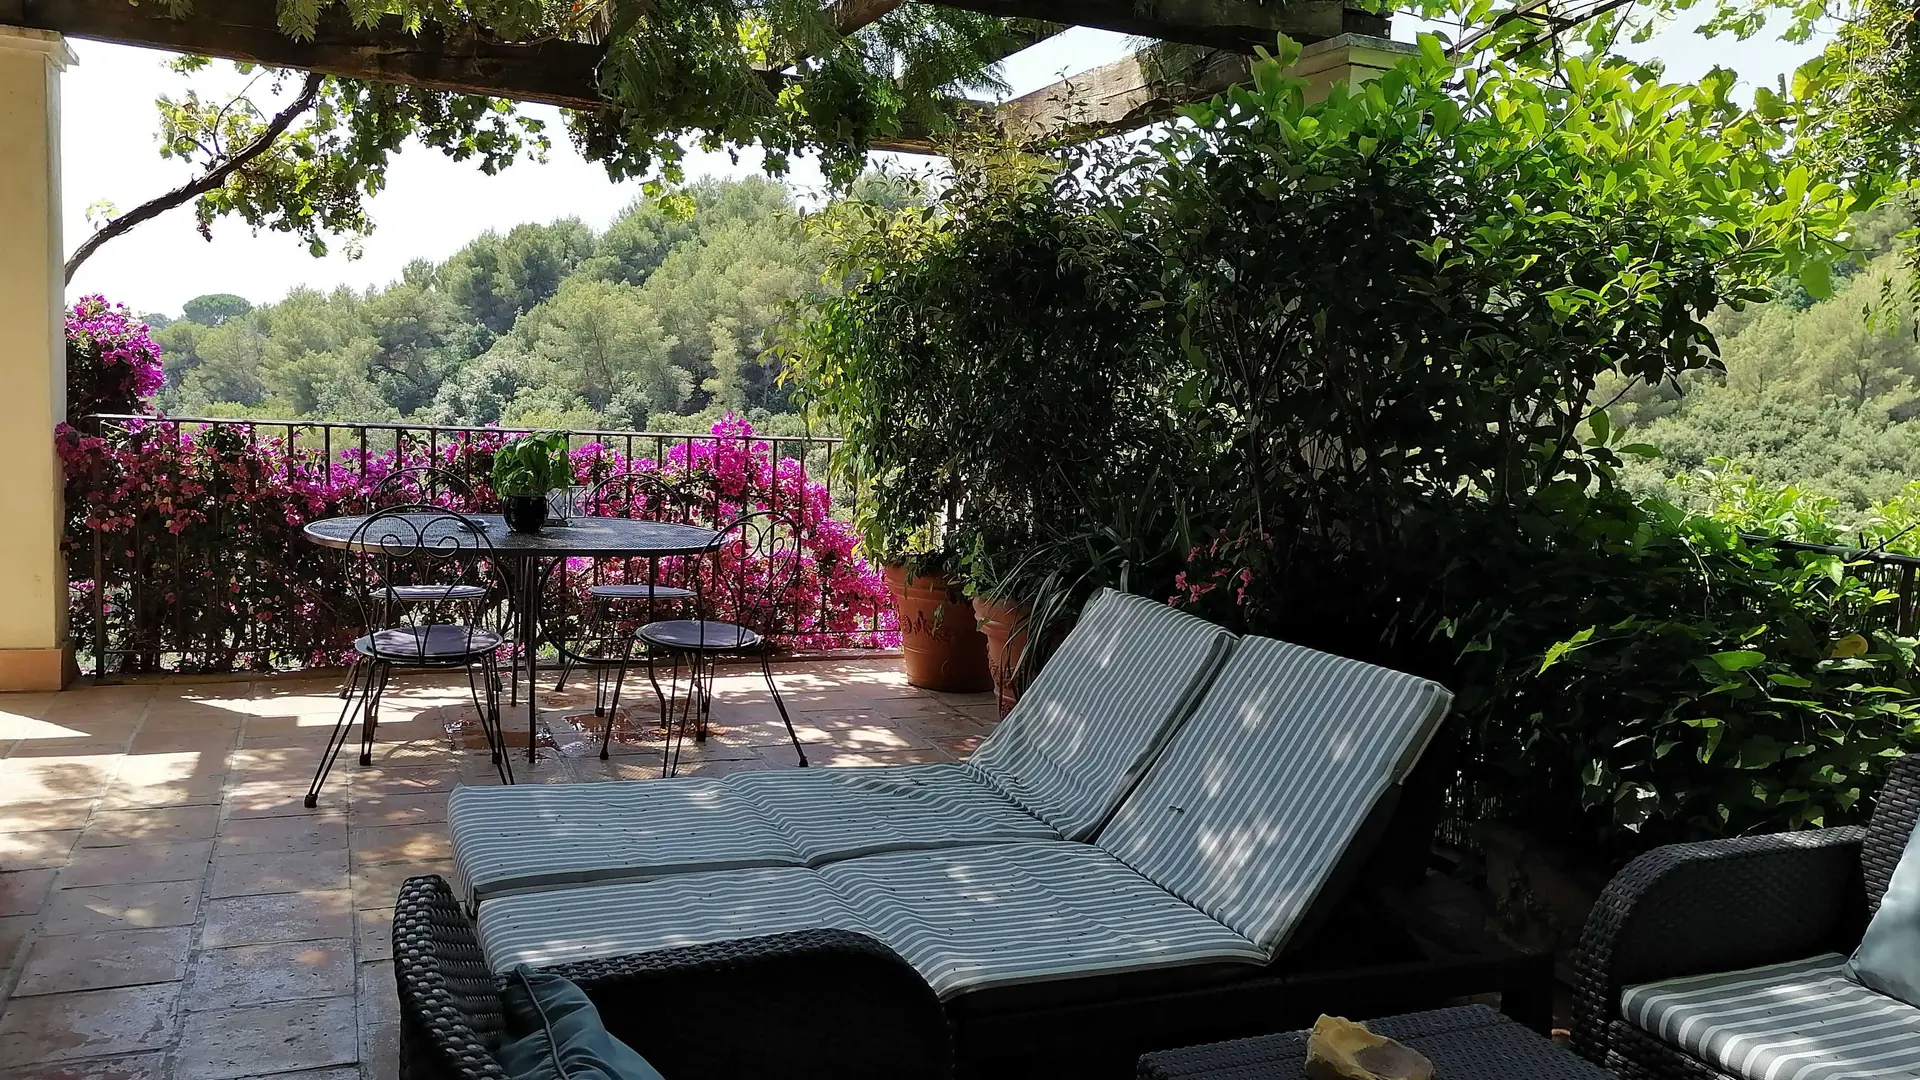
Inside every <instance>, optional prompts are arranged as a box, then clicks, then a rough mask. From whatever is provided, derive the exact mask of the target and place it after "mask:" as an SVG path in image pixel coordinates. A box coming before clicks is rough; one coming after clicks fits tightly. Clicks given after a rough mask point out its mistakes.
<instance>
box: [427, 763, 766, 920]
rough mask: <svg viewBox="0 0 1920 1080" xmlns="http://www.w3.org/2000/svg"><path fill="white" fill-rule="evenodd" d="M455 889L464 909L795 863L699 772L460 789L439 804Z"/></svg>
mask: <svg viewBox="0 0 1920 1080" xmlns="http://www.w3.org/2000/svg"><path fill="white" fill-rule="evenodd" d="M447 831H448V833H449V834H450V835H451V837H452V840H453V870H454V887H455V888H456V889H458V890H460V891H461V892H462V893H463V894H464V895H465V897H466V899H467V901H468V902H469V903H480V902H482V901H485V900H490V899H492V898H494V897H496V896H505V895H508V894H510V893H522V892H531V891H536V890H540V889H550V888H553V887H555V886H559V885H570V884H578V883H581V882H587V881H605V880H634V879H643V878H651V877H659V876H661V875H664V874H676V873H687V872H691V871H698V870H724V869H728V868H733V867H747V866H785V865H798V864H799V863H800V862H801V859H800V856H799V854H798V853H797V852H796V851H794V848H793V844H792V843H791V842H790V841H788V840H787V839H785V838H783V837H782V836H780V835H779V834H778V833H776V832H775V831H774V830H773V829H771V828H769V827H768V826H767V824H766V821H765V818H764V817H763V816H762V815H761V814H760V813H759V812H758V811H757V810H756V809H755V808H754V807H753V806H752V805H750V804H749V803H748V802H746V801H745V800H744V799H742V798H741V797H740V796H739V794H738V793H737V792H735V791H734V790H733V789H731V788H729V787H728V786H727V785H725V784H724V783H722V782H721V781H720V780H717V779H714V778H712V777H706V776H676V777H670V778H666V779H659V780H643V781H632V782H628V783H616V784H562V785H537V784H524V785H520V786H517V787H460V788H456V789H454V792H453V794H452V795H451V796H449V797H448V799H447Z"/></svg>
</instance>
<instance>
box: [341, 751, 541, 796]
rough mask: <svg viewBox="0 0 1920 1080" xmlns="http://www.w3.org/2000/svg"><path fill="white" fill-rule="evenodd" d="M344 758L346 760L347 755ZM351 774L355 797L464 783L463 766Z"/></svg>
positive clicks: (376, 769)
mask: <svg viewBox="0 0 1920 1080" xmlns="http://www.w3.org/2000/svg"><path fill="white" fill-rule="evenodd" d="M341 756H342V758H344V757H345V756H346V755H344V754H343V755H341ZM543 756H544V755H543ZM526 757H527V756H526V754H525V753H524V752H523V753H521V755H520V758H519V761H516V762H514V765H515V767H516V768H517V767H518V766H519V764H520V762H523V761H525V760H526ZM482 760H485V759H484V758H482ZM337 771H339V770H338V769H336V772H337ZM349 772H350V775H349V776H348V777H347V782H348V783H349V784H351V785H352V787H353V793H354V794H355V795H418V794H421V793H422V792H428V791H450V790H452V789H453V788H454V787H455V786H457V785H458V784H459V782H460V769H459V766H457V765H453V764H438V765H420V766H408V767H381V766H377V765H376V766H372V767H368V768H362V767H360V766H358V765H355V766H353V768H352V769H351V770H349Z"/></svg>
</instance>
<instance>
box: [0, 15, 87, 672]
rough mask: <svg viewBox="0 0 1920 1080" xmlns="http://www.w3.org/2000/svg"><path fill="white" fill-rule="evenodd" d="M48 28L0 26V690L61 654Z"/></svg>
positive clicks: (55, 48) (60, 410) (55, 119)
mask: <svg viewBox="0 0 1920 1080" xmlns="http://www.w3.org/2000/svg"><path fill="white" fill-rule="evenodd" d="M69 62H71V53H69V52H68V51H67V47H66V45H65V43H64V42H63V41H62V40H61V39H60V37H59V36H58V35H54V34H46V33H41V32H38V31H32V30H15V29H10V28H7V27H0V690H28V689H33V690H44V689H52V688H57V686H58V685H59V684H60V682H61V681H62V679H63V677H64V672H65V667H66V664H65V662H64V658H63V655H62V653H63V649H64V646H65V644H66V573H65V571H64V569H63V567H62V563H61V558H60V549H59V544H60V528H61V513H62V511H61V501H60V466H59V461H58V459H57V458H56V457H55V455H54V451H53V428H54V425H55V424H56V423H58V422H59V421H60V420H61V419H62V418H63V417H64V415H65V413H66V342H65V333H64V329H63V326H62V309H63V306H64V302H65V296H64V294H65V286H64V285H63V283H62V272H61V261H62V260H61V252H62V246H61V245H62V240H61V236H60V71H61V70H62V69H63V68H65V66H66V65H67V64H68V63H69Z"/></svg>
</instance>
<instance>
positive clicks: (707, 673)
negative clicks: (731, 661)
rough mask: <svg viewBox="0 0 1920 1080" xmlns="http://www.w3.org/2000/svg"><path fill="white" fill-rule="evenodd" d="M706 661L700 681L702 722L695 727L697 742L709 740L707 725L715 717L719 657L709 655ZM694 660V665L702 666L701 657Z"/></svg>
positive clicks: (694, 736) (694, 737) (696, 666)
mask: <svg viewBox="0 0 1920 1080" xmlns="http://www.w3.org/2000/svg"><path fill="white" fill-rule="evenodd" d="M706 661H707V663H706V668H705V670H704V671H702V673H701V682H700V713H699V720H700V722H699V724H698V725H696V726H695V727H694V729H693V741H694V742H697V743H704V742H706V741H707V726H708V723H709V722H710V721H711V720H712V719H713V679H714V676H715V675H716V674H718V672H717V671H716V670H715V667H716V666H717V661H718V658H717V657H713V656H709V657H707V658H706ZM693 662H694V667H695V668H696V669H698V668H699V667H700V657H698V656H695V657H694V659H693Z"/></svg>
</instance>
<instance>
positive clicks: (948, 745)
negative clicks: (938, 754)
mask: <svg viewBox="0 0 1920 1080" xmlns="http://www.w3.org/2000/svg"><path fill="white" fill-rule="evenodd" d="M984 741H985V738H984V737H983V736H979V735H954V736H951V737H947V738H939V739H934V740H933V745H935V746H937V747H939V748H940V749H941V750H942V751H944V752H946V753H947V754H949V755H951V756H952V757H953V759H954V760H955V761H965V760H967V759H968V758H970V757H972V756H973V752H974V751H975V750H978V749H980V744H981V743H982V742H984Z"/></svg>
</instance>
